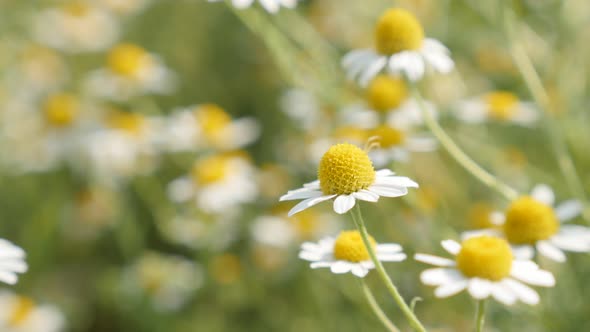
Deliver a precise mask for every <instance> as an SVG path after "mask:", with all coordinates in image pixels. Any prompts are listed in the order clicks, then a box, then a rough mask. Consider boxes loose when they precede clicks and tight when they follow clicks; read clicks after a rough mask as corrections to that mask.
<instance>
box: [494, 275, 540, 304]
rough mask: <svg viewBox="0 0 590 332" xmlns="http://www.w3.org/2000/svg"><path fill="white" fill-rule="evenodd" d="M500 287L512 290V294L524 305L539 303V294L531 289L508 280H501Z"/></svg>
mask: <svg viewBox="0 0 590 332" xmlns="http://www.w3.org/2000/svg"><path fill="white" fill-rule="evenodd" d="M501 283H502V285H504V286H505V287H507V288H508V289H510V290H512V292H514V294H515V295H516V296H517V297H518V298H519V299H520V300H521V301H522V302H524V303H526V304H531V305H533V304H537V303H539V294H537V292H535V290H533V289H532V288H530V287H528V286H526V285H524V284H522V283H520V282H518V281H516V280H512V279H509V278H506V279H504V280H502V282H501Z"/></svg>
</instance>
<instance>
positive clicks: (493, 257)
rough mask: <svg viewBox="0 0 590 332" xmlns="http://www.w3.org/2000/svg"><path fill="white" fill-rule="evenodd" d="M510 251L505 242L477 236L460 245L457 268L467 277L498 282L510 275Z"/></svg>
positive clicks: (494, 238)
mask: <svg viewBox="0 0 590 332" xmlns="http://www.w3.org/2000/svg"><path fill="white" fill-rule="evenodd" d="M512 259H513V257H512V250H511V249H510V246H509V245H508V242H506V240H503V239H500V238H496V237H491V236H478V237H472V238H469V239H467V240H465V241H463V243H462V244H461V251H459V254H457V268H458V269H459V271H461V272H462V273H463V274H464V275H465V276H467V277H470V278H471V277H479V278H483V279H488V280H493V281H499V280H502V279H504V278H505V277H507V276H508V275H509V274H510V269H511V267H512Z"/></svg>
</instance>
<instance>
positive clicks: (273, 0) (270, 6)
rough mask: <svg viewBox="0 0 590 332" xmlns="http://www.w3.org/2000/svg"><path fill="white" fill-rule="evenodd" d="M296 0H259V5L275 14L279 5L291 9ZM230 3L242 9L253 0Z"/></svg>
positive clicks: (212, 0) (234, 0)
mask: <svg viewBox="0 0 590 332" xmlns="http://www.w3.org/2000/svg"><path fill="white" fill-rule="evenodd" d="M208 1H209V2H217V1H222V0H208ZM297 1H298V0H259V2H260V5H262V7H264V9H265V10H266V11H267V12H269V13H272V14H275V13H277V12H278V11H279V9H280V8H281V7H285V8H290V9H293V8H295V6H297ZM231 3H232V5H233V6H234V7H236V8H238V9H244V8H248V7H250V6H252V4H253V3H254V0H232V1H231Z"/></svg>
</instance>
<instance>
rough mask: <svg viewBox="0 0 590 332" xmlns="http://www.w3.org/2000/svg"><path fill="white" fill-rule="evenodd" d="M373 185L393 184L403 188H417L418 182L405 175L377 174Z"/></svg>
mask: <svg viewBox="0 0 590 332" xmlns="http://www.w3.org/2000/svg"><path fill="white" fill-rule="evenodd" d="M373 185H377V186H395V187H398V188H400V189H403V188H418V187H419V186H418V184H417V183H416V182H415V181H414V180H412V179H410V178H408V177H406V176H377V177H375V182H374V183H373Z"/></svg>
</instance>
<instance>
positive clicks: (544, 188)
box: [531, 184, 555, 206]
mask: <svg viewBox="0 0 590 332" xmlns="http://www.w3.org/2000/svg"><path fill="white" fill-rule="evenodd" d="M531 196H532V197H533V198H534V199H536V200H537V201H539V202H541V203H544V204H547V205H549V206H553V203H554V202H555V194H554V193H553V190H552V189H551V187H549V186H548V185H546V184H538V185H536V186H535V187H534V188H533V190H532V191H531Z"/></svg>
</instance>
